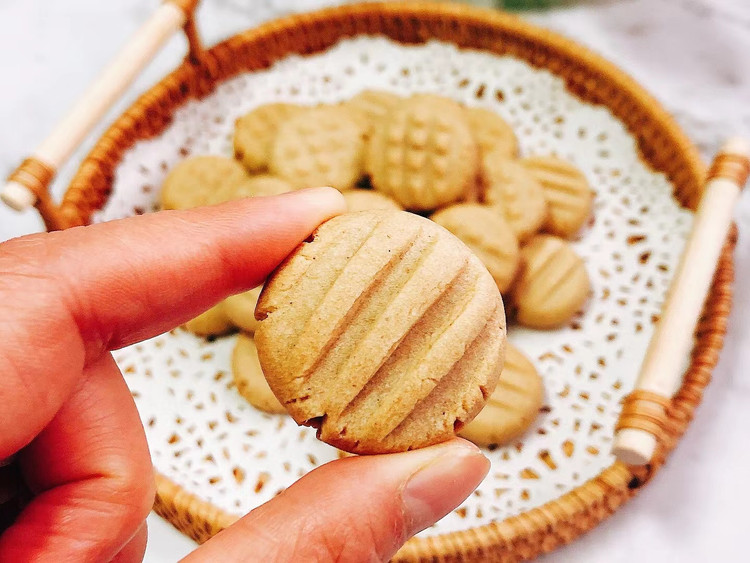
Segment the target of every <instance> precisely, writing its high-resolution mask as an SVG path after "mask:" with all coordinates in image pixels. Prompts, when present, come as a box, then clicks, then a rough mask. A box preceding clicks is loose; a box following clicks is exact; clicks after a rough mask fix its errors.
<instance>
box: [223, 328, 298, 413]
mask: <svg viewBox="0 0 750 563" xmlns="http://www.w3.org/2000/svg"><path fill="white" fill-rule="evenodd" d="M232 375H233V376H234V383H235V385H236V386H237V391H239V392H240V395H242V396H243V397H244V398H245V399H246V400H247V402H248V403H250V404H251V405H253V406H254V407H255V408H256V409H260V410H262V411H264V412H267V413H271V414H285V413H286V409H285V408H284V406H283V405H282V404H281V403H280V402H279V400H278V399H277V398H276V396H275V395H274V394H273V391H271V388H270V387H269V386H268V383H267V382H266V378H265V377H264V376H263V370H262V369H261V367H260V362H259V361H258V350H257V348H256V347H255V342H254V341H253V337H252V336H248V335H247V334H243V333H240V334H239V335H238V336H237V344H235V346H234V352H232Z"/></svg>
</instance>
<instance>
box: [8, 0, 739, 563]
mask: <svg viewBox="0 0 750 563" xmlns="http://www.w3.org/2000/svg"><path fill="white" fill-rule="evenodd" d="M177 4H178V5H179V6H180V7H181V8H182V9H183V10H185V12H186V13H187V14H188V20H187V24H186V25H185V30H186V31H187V35H188V39H189V42H190V54H189V56H188V57H187V58H186V60H185V62H184V63H183V64H182V65H181V66H180V67H179V68H177V69H176V70H175V71H174V72H172V73H171V74H169V75H168V76H167V77H166V78H164V79H163V80H162V81H161V82H159V83H158V84H157V85H156V86H154V87H153V88H152V89H151V90H149V91H148V92H147V93H145V94H144V95H143V96H141V97H140V99H139V100H138V101H137V102H136V103H135V104H134V105H133V106H132V107H131V108H130V109H129V110H128V111H126V112H125V114H123V115H122V116H121V117H120V118H119V119H117V121H116V122H115V123H114V124H113V125H112V126H111V127H110V128H109V130H108V131H107V132H106V133H105V134H104V136H103V137H102V138H101V139H100V140H99V142H98V143H97V145H96V146H95V148H94V149H93V150H92V151H91V153H90V154H89V155H88V157H87V158H86V159H85V160H84V162H83V163H82V165H81V166H80V168H79V170H78V172H77V174H76V176H75V177H74V179H73V181H72V182H71V184H70V187H69V189H68V191H67V193H66V194H65V197H64V199H63V201H62V204H61V205H60V206H59V207H58V206H55V205H54V204H53V203H52V202H51V200H50V198H49V195H48V193H47V191H46V187H47V185H48V184H49V181H50V179H51V177H52V175H53V172H52V171H50V170H45V168H44V167H43V166H40V165H39V163H35V162H34V161H33V159H32V160H30V161H27V162H26V163H24V165H22V167H21V168H19V170H18V171H17V172H16V173H15V175H14V177H13V178H14V179H15V180H16V181H19V182H22V183H23V184H24V185H27V186H28V187H29V188H30V189H32V190H33V191H34V192H35V194H36V196H37V207H38V208H39V211H40V212H41V213H42V215H43V217H44V219H45V222H46V224H47V226H48V228H50V229H57V228H67V227H71V226H75V225H83V224H86V223H88V222H89V221H90V218H91V216H92V213H93V212H94V211H96V210H98V209H100V208H101V207H102V206H103V205H104V204H105V202H106V200H107V197H108V195H109V193H110V191H111V188H112V184H113V178H114V174H115V170H116V168H117V166H118V164H119V162H120V160H121V159H122V157H123V155H124V154H125V152H126V151H127V150H128V149H129V148H130V147H131V146H132V145H133V144H134V143H135V142H136V141H138V140H140V139H145V138H148V137H152V136H155V135H158V134H160V133H161V132H162V131H163V130H164V129H165V128H166V127H167V125H168V124H169V122H170V118H171V116H172V115H173V113H174V111H175V110H176V109H177V108H178V107H180V106H181V105H182V104H184V103H185V102H187V101H188V100H190V99H193V98H201V97H203V96H205V95H207V94H208V93H210V92H211V91H212V90H213V89H214V87H215V86H216V85H217V84H218V83H220V82H222V81H223V80H226V79H228V78H230V77H233V76H235V75H237V74H239V73H243V72H247V71H253V70H259V69H264V68H267V67H269V66H270V65H272V64H273V63H274V62H275V61H277V60H279V59H281V58H283V57H285V56H287V55H291V54H309V53H314V52H319V51H322V50H325V49H326V48H328V47H331V46H332V45H334V44H335V43H336V42H338V41H339V40H341V39H344V38H347V37H352V36H356V35H358V34H370V35H371V34H380V35H385V36H387V37H389V38H390V39H392V40H395V41H397V42H401V43H405V44H410V43H422V42H425V41H426V40H429V39H433V38H434V39H438V40H441V41H444V42H452V43H454V44H456V45H457V46H459V47H461V48H471V49H479V50H486V51H490V52H492V53H496V54H499V55H511V56H513V57H516V58H518V59H521V60H523V61H526V62H528V63H529V64H531V65H532V66H535V67H540V68H545V69H547V70H549V71H551V72H552V73H554V74H556V75H558V76H560V77H562V78H563V79H564V80H565V81H566V84H567V87H568V89H569V90H570V91H571V92H572V93H573V94H574V95H576V96H578V97H579V98H580V99H582V100H583V101H586V102H589V103H593V104H602V105H605V106H607V107H608V108H610V110H611V111H612V113H613V114H614V115H615V116H616V117H617V118H619V119H620V120H621V121H622V123H623V124H625V126H626V127H627V128H628V129H629V131H630V132H631V134H632V135H633V137H634V138H635V139H636V141H637V143H638V148H639V151H640V155H641V158H642V159H643V160H644V161H645V162H647V163H648V164H649V165H650V166H651V167H652V168H653V169H655V170H657V171H660V172H663V173H665V174H666V175H667V176H668V178H669V180H670V181H671V182H672V184H673V185H674V186H675V194H674V195H675V197H676V198H677V200H678V201H679V202H680V203H681V204H682V205H684V206H686V207H687V208H690V209H694V207H695V205H696V203H697V200H698V198H699V196H700V191H701V186H702V182H703V179H704V176H705V169H704V165H703V164H702V162H701V160H700V158H699V156H698V154H697V151H696V149H695V148H694V147H693V145H692V144H691V143H690V142H689V141H688V140H687V139H686V137H685V136H684V134H683V133H682V132H681V131H680V129H679V128H678V127H677V125H676V124H675V123H674V121H673V120H672V119H671V118H670V116H669V115H668V114H667V113H666V112H665V111H664V110H663V109H662V108H661V107H660V106H659V104H658V103H657V102H656V101H655V100H654V99H653V98H652V97H651V96H649V95H648V94H647V93H646V92H645V91H644V90H643V89H642V88H641V87H640V86H638V85H637V84H636V83H635V82H634V81H633V80H632V79H630V78H629V77H628V76H626V75H625V74H624V73H622V72H621V71H620V70H618V69H617V68H616V67H614V66H613V65H612V64H610V63H608V62H606V61H604V60H603V59H601V58H600V57H598V56H596V55H593V54H592V53H590V52H589V51H587V50H585V49H583V48H582V47H580V46H578V45H576V44H575V43H573V42H571V41H569V40H567V39H564V38H562V37H560V36H558V35H555V34H553V33H550V32H547V31H544V30H541V29H538V28H535V27H533V26H531V25H529V24H527V23H525V22H523V21H521V20H519V19H516V18H514V17H511V16H508V15H505V14H502V13H499V12H491V11H485V10H480V9H476V8H470V7H466V6H462V5H452V4H445V3H436V4H432V3H422V2H420V3H383V4H381V3H378V4H362V5H349V6H345V7H340V8H335V9H328V10H323V11H319V12H316V13H312V14H305V15H299V16H293V17H288V18H285V19H282V20H278V21H274V22H271V23H268V24H265V25H263V26H261V27H259V28H257V29H253V30H249V31H247V32H245V33H242V34H239V35H236V36H234V37H232V38H230V39H228V40H226V41H224V42H222V43H220V44H218V45H216V46H215V47H213V48H211V49H208V50H205V49H203V47H202V46H201V44H200V41H199V39H198V36H197V34H196V31H195V26H194V25H193V22H192V13H193V11H194V9H195V4H196V2H195V1H184V0H183V1H181V2H177ZM735 239H736V231H735V230H732V233H731V234H730V237H729V238H728V240H727V242H726V245H725V248H724V251H723V254H722V257H721V260H720V263H719V265H718V269H717V273H716V276H715V278H714V282H713V286H712V288H711V291H710V294H709V297H708V299H707V302H706V305H705V310H704V314H703V317H702V320H701V321H700V323H699V325H698V327H697V330H696V341H695V346H694V348H693V352H692V358H691V362H690V365H689V368H688V369H687V371H686V373H685V378H684V382H683V384H682V386H681V388H680V389H679V390H678V392H677V393H676V394H675V396H674V398H673V400H672V401H671V404H670V406H669V408H668V409H667V412H666V416H665V419H664V420H662V421H661V429H662V432H661V436H660V440H659V450H658V452H657V455H656V457H655V458H654V461H653V463H652V464H651V465H649V466H646V467H645V468H631V467H628V466H625V465H623V464H621V463H619V462H618V463H615V464H613V465H612V466H610V467H609V468H607V469H606V470H604V471H603V472H602V473H601V474H600V475H598V476H597V477H596V478H594V479H592V480H591V481H589V482H587V483H585V484H584V485H582V486H580V487H578V488H577V489H575V490H573V491H571V492H570V493H568V494H565V495H564V496H562V497H560V498H558V499H557V500H555V501H553V502H550V503H547V504H546V505H544V506H541V507H539V508H535V509H533V510H531V511H529V512H526V513H523V514H520V515H519V516H516V517H513V518H509V519H507V520H505V521H502V522H496V523H492V524H489V525H486V526H482V527H479V528H474V529H471V530H468V531H465V532H455V533H451V534H446V535H442V536H435V537H429V538H415V539H412V540H410V541H409V542H408V543H407V544H406V545H405V546H404V548H403V549H402V550H401V551H400V552H399V553H398V555H397V556H396V560H397V561H489V560H492V561H518V560H526V559H531V558H534V557H536V556H538V555H539V554H541V553H546V552H549V551H551V550H553V549H555V548H556V547H558V546H560V545H563V544H566V543H568V542H570V541H571V540H573V539H574V538H576V537H577V536H579V535H581V534H582V533H584V532H586V531H588V530H590V529H591V528H593V527H594V526H596V525H597V524H598V523H599V522H601V521H602V520H603V519H604V518H606V517H607V516H609V515H610V514H612V513H613V512H614V511H615V510H617V509H618V508H619V507H620V506H621V505H622V504H623V503H624V502H625V501H626V500H628V499H629V498H630V497H632V496H633V495H635V494H636V493H637V492H638V491H639V490H640V488H641V487H642V486H643V485H644V484H645V483H647V482H648V481H649V479H650V478H651V476H652V475H653V474H654V473H655V472H656V471H657V470H658V469H659V468H660V467H661V465H662V464H663V463H664V460H665V457H666V455H667V454H668V453H669V452H670V451H671V450H672V449H673V448H674V447H675V445H676V443H677V441H678V440H679V438H680V437H681V435H682V434H683V432H684V431H685V429H686V428H687V426H688V424H689V423H690V420H691V419H692V416H693V410H694V409H695V407H696V406H697V405H698V404H699V403H700V401H701V398H702V394H703V389H704V388H705V386H706V385H707V384H708V382H709V380H710V377H711V371H712V369H713V368H714V366H715V365H716V362H717V360H718V355H719V351H720V350H721V347H722V344H723V339H724V333H725V330H726V326H727V318H728V315H729V311H730V308H731V301H732V281H733V274H734V267H733V260H732V250H733V247H734V243H735ZM157 484H158V493H157V498H156V504H155V507H154V508H155V510H156V512H157V513H159V514H160V515H162V516H164V517H165V518H167V519H168V520H170V521H171V522H172V523H173V524H174V525H175V526H176V527H177V528H178V529H179V530H181V531H182V532H184V533H185V534H187V535H189V536H190V537H192V538H193V539H195V540H197V541H199V542H203V541H206V540H207V539H208V538H210V537H211V536H212V535H214V534H215V533H217V532H219V531H220V530H221V529H223V528H224V527H226V526H228V525H229V524H231V523H232V522H233V521H234V520H235V516H233V515H230V514H228V513H225V512H223V511H222V510H220V509H218V508H216V507H215V506H213V505H211V504H209V503H207V502H205V501H202V500H201V499H199V498H197V497H196V496H194V495H192V494H191V493H189V492H188V491H186V490H184V489H183V488H181V487H180V486H178V485H176V484H174V483H173V482H171V481H169V480H168V479H167V478H165V477H163V476H157Z"/></svg>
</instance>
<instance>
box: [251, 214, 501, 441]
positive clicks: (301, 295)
mask: <svg viewBox="0 0 750 563" xmlns="http://www.w3.org/2000/svg"><path fill="white" fill-rule="evenodd" d="M256 317H257V318H258V319H259V320H260V326H259V327H258V329H257V330H256V332H255V343H256V345H257V347H258V356H259V359H260V362H261V365H262V367H263V371H264V373H265V375H266V378H267V380H268V384H269V385H270V387H271V389H272V390H273V392H274V394H275V395H276V397H278V398H279V400H280V401H281V402H282V403H283V404H284V406H285V407H286V408H287V410H288V411H289V413H290V414H291V415H292V417H293V418H294V419H295V420H296V421H297V422H298V423H299V424H305V425H309V426H314V427H316V428H318V436H319V438H320V439H321V440H323V441H325V442H328V443H329V444H331V445H334V446H336V447H338V448H340V449H343V450H346V451H349V452H353V453H385V452H398V451H405V450H410V449H415V448H419V447H424V446H428V445H431V444H435V443H438V442H441V441H444V440H447V439H449V438H450V437H452V436H453V435H454V434H455V433H456V432H457V431H458V430H460V429H461V428H462V427H463V425H464V424H466V423H467V422H469V421H470V420H471V419H472V418H474V416H475V415H476V414H477V413H478V412H479V410H480V409H481V408H482V407H483V406H484V404H485V401H486V399H487V397H488V396H489V395H490V394H491V393H492V391H493V390H494V388H495V385H496V383H497V378H498V376H499V375H500V371H501V369H502V365H503V350H504V345H505V313H504V309H503V303H502V299H501V297H500V293H499V292H498V290H497V286H496V285H495V282H494V280H493V279H492V276H491V275H490V274H489V272H488V271H487V269H486V268H485V267H484V266H483V265H482V263H481V262H480V261H479V259H478V258H477V257H476V256H474V254H473V253H472V252H471V251H470V250H469V249H468V248H467V247H466V246H465V245H464V244H463V243H462V242H461V241H460V240H458V239H457V238H456V237H454V236H453V235H452V234H450V233H449V232H448V231H447V230H445V229H443V228H442V227H440V226H439V225H437V224H435V223H433V222H431V221H429V220H428V219H425V218H423V217H419V216H417V215H413V214H410V213H405V212H402V211H362V212H359V213H347V214H345V215H341V216H339V217H336V218H334V219H331V220H330V221H328V222H326V223H324V224H323V225H321V226H320V227H319V228H318V229H317V230H316V231H315V233H314V234H313V236H312V237H311V239H310V241H309V242H305V243H303V244H301V245H300V246H299V247H298V248H297V249H296V250H295V251H294V252H293V253H292V254H291V255H290V256H289V257H288V258H287V259H286V260H285V261H284V262H283V263H282V265H281V266H280V267H279V268H278V269H277V270H276V272H275V273H274V274H273V275H272V276H271V277H270V278H269V279H268V280H267V282H266V285H265V287H264V289H263V292H262V293H261V296H260V300H259V301H258V307H257V308H256Z"/></svg>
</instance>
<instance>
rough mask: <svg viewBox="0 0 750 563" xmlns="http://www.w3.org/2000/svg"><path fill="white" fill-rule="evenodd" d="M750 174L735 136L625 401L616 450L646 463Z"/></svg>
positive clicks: (715, 171) (746, 152) (747, 147)
mask: <svg viewBox="0 0 750 563" xmlns="http://www.w3.org/2000/svg"><path fill="white" fill-rule="evenodd" d="M748 174H750V144H748V142H747V141H745V140H743V139H738V138H736V139H731V140H729V141H728V142H727V143H726V144H725V145H724V147H723V148H722V150H721V152H720V153H719V155H718V156H717V157H716V159H715V160H714V164H713V166H712V167H711V170H710V172H709V175H708V180H707V184H706V188H705V191H704V192H703V196H702V198H701V202H700V205H699V206H698V210H697V212H696V214H695V219H694V222H693V228H692V231H691V233H690V237H689V238H688V241H687V244H686V246H685V249H684V251H683V254H682V257H681V259H680V264H679V266H678V268H677V272H676V273H675V277H674V279H673V280H672V284H671V286H670V289H669V294H668V296H667V300H666V303H665V304H664V307H663V309H662V315H661V320H660V322H659V324H658V325H657V327H656V331H655V332H654V335H653V337H652V338H651V342H650V344H649V347H648V350H647V351H646V357H645V359H644V360H643V364H642V365H641V372H640V374H639V377H638V381H637V383H636V388H635V391H634V392H633V393H632V394H631V395H630V396H629V397H628V398H627V399H626V401H625V406H624V407H623V413H622V415H621V417H620V422H619V423H618V426H617V432H616V435H615V442H614V448H613V452H614V454H615V456H617V458H618V459H620V460H621V461H623V462H625V463H628V464H631V465H645V464H647V463H648V462H649V461H651V458H652V456H653V454H654V451H655V449H656V442H657V439H656V435H655V433H656V432H657V431H658V428H659V421H660V420H662V419H663V417H664V410H665V407H666V406H667V405H668V402H669V399H670V398H671V397H672V395H673V394H674V393H675V391H676V390H677V389H678V388H679V386H680V382H681V380H682V373H683V372H684V367H685V366H684V364H685V361H686V359H687V358H688V356H689V354H690V349H691V347H692V345H693V332H694V327H695V326H696V324H697V322H698V319H699V317H700V314H701V311H702V309H703V303H704V301H705V300H706V295H707V294H708V290H709V288H710V286H711V280H712V279H713V276H714V273H715V271H716V265H717V263H718V261H719V256H720V255H721V249H722V246H723V245H724V241H725V240H726V237H727V234H728V232H729V229H730V227H731V224H732V213H733V210H734V207H735V204H736V203H737V199H738V198H739V195H740V192H741V190H742V187H743V186H744V184H745V182H746V181H747V178H748Z"/></svg>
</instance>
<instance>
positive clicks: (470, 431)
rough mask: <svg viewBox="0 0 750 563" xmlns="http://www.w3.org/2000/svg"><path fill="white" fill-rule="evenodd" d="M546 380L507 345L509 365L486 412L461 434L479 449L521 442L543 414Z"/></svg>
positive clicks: (514, 348)
mask: <svg viewBox="0 0 750 563" xmlns="http://www.w3.org/2000/svg"><path fill="white" fill-rule="evenodd" d="M543 399H544V385H543V384H542V378H541V377H539V374H538V373H537V371H536V368H535V367H534V364H532V363H531V360H529V359H528V358H527V357H526V356H525V355H524V354H523V352H521V351H520V350H519V349H518V348H516V347H515V346H513V345H512V344H511V343H510V342H506V344H505V365H504V366H503V371H502V373H501V374H500V379H499V380H498V382H497V387H495V391H494V392H493V393H492V395H490V398H489V400H488V401H487V404H486V405H485V407H484V408H483V409H482V411H481V412H480V413H479V414H478V415H477V416H476V418H475V419H474V420H472V421H471V422H470V423H469V424H467V425H466V426H464V428H463V429H462V430H461V432H459V435H460V436H462V437H463V438H466V439H467V440H471V441H472V442H474V443H475V444H476V445H477V446H492V445H500V444H505V443H507V442H509V441H510V440H513V439H515V438H518V437H519V436H520V435H521V434H523V433H524V432H525V431H526V429H527V428H528V427H529V426H531V423H532V422H534V419H535V418H536V416H537V415H538V414H539V409H540V408H541V407H542V401H543Z"/></svg>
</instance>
